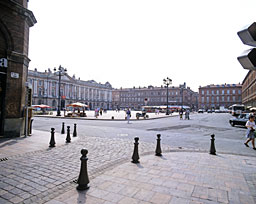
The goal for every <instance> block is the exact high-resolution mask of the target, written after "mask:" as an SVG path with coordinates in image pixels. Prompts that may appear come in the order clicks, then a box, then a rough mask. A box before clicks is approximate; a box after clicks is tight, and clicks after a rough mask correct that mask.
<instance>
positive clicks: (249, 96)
mask: <svg viewBox="0 0 256 204" xmlns="http://www.w3.org/2000/svg"><path fill="white" fill-rule="evenodd" d="M242 102H243V104H244V105H245V106H247V107H249V106H251V107H256V73H255V71H249V72H248V73H247V75H246V76H245V78H244V80H243V83H242Z"/></svg>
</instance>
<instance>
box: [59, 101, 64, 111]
mask: <svg viewBox="0 0 256 204" xmlns="http://www.w3.org/2000/svg"><path fill="white" fill-rule="evenodd" d="M60 104H61V106H60V107H61V108H60V109H61V110H63V109H64V108H65V100H64V99H61V103H60Z"/></svg>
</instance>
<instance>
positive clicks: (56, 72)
mask: <svg viewBox="0 0 256 204" xmlns="http://www.w3.org/2000/svg"><path fill="white" fill-rule="evenodd" d="M54 72H55V73H54V74H55V75H57V76H59V98H58V110H57V115H56V116H61V113H60V85H61V76H64V75H65V73H66V72H67V69H64V68H63V67H62V66H61V65H60V66H59V68H58V71H57V70H56V68H54Z"/></svg>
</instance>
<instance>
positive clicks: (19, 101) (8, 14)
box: [0, 0, 36, 137]
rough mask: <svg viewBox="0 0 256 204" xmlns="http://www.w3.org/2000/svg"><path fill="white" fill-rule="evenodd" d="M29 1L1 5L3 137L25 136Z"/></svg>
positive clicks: (0, 118) (30, 23)
mask: <svg viewBox="0 0 256 204" xmlns="http://www.w3.org/2000/svg"><path fill="white" fill-rule="evenodd" d="M27 2H28V0H1V1H0V135H1V136H4V137H16V136H21V135H24V132H25V131H24V128H25V114H24V112H25V111H24V108H25V106H26V104H25V96H26V88H27V87H26V81H27V72H28V65H29V61H30V60H29V58H28V42H29V28H30V27H31V26H33V25H34V24H35V23H36V19H35V17H34V15H33V13H32V12H31V11H30V10H28V9H27Z"/></svg>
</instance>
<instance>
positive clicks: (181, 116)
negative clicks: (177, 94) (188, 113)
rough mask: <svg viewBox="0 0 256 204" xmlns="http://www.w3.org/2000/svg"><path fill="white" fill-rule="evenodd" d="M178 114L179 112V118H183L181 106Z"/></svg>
mask: <svg viewBox="0 0 256 204" xmlns="http://www.w3.org/2000/svg"><path fill="white" fill-rule="evenodd" d="M179 114H180V120H183V110H182V108H181V109H180V112H179Z"/></svg>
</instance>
